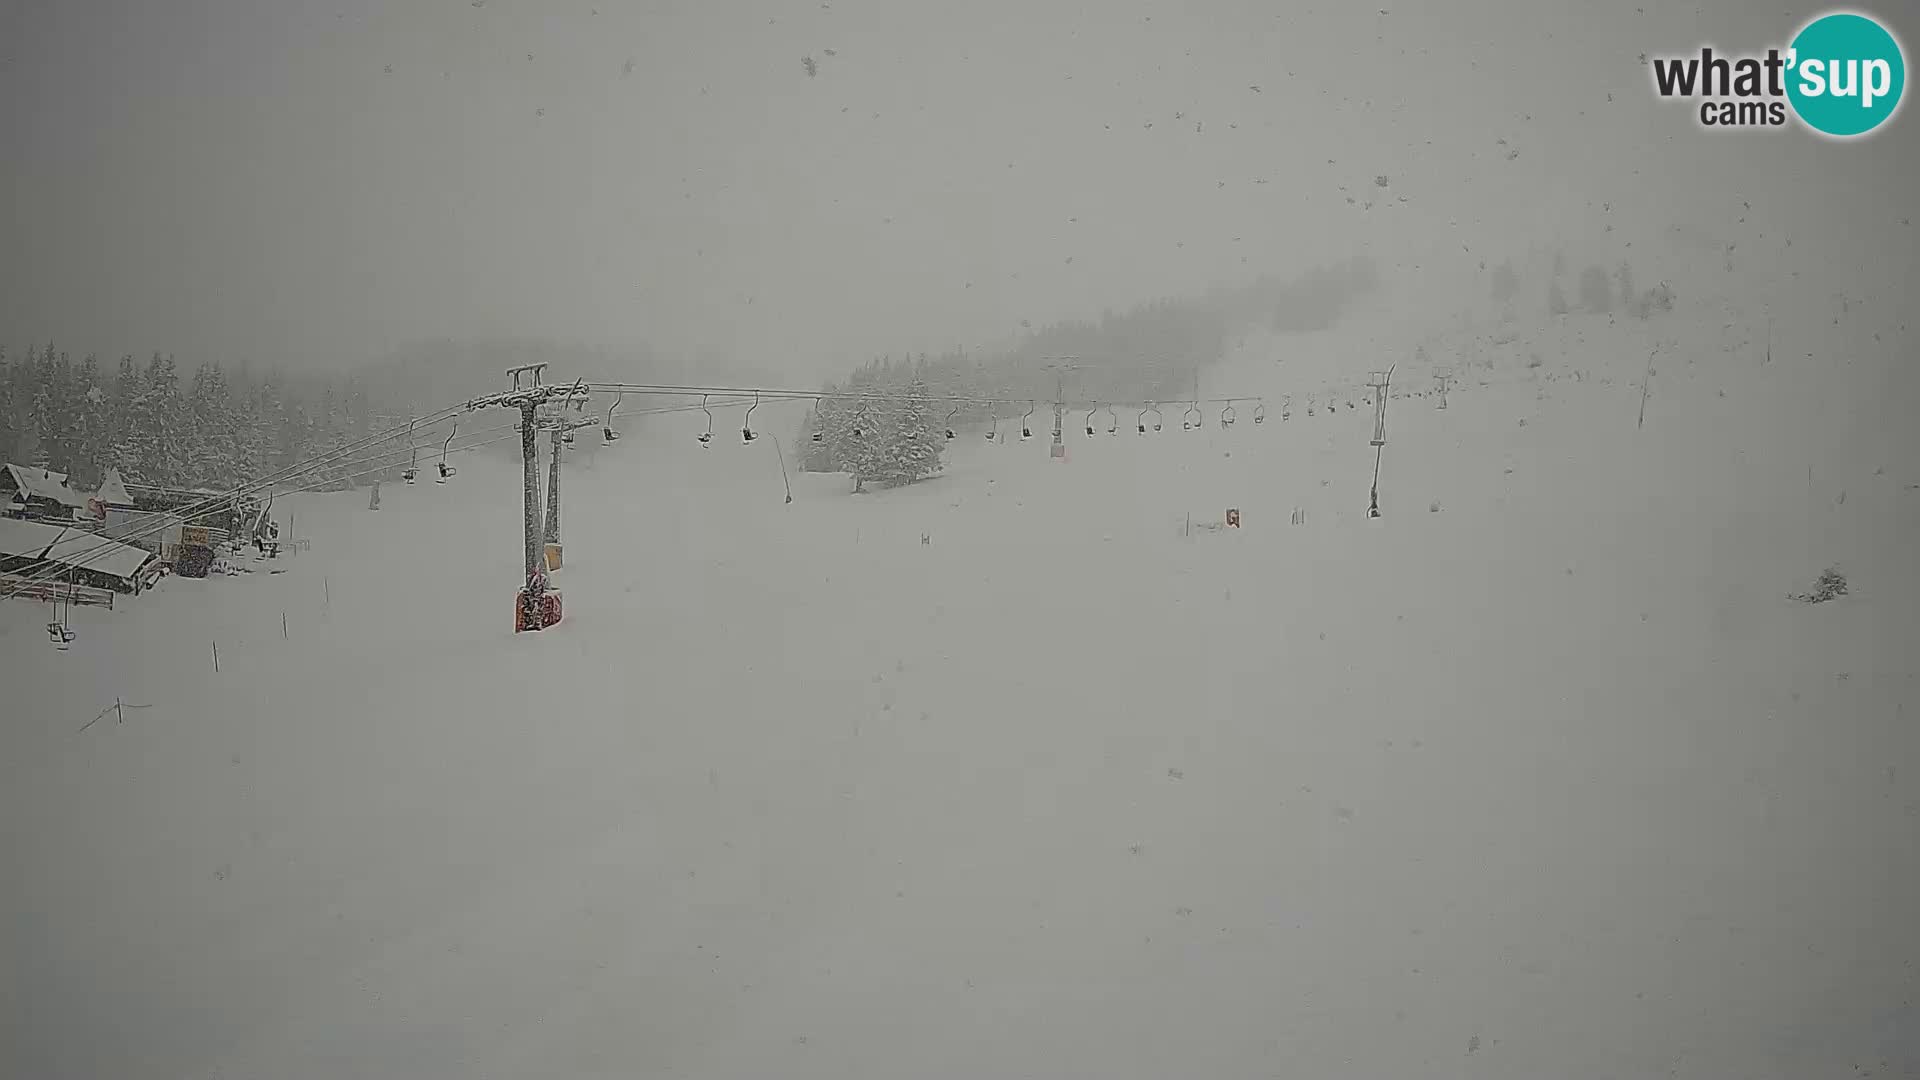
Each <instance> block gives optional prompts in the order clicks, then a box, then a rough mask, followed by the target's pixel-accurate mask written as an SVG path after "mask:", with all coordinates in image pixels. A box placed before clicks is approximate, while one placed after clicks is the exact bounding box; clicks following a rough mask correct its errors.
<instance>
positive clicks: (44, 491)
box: [6, 465, 87, 506]
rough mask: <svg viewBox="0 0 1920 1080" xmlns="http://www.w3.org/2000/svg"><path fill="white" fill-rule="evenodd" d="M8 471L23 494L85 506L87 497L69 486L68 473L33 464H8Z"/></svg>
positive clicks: (64, 504)
mask: <svg viewBox="0 0 1920 1080" xmlns="http://www.w3.org/2000/svg"><path fill="white" fill-rule="evenodd" d="M6 470H7V472H9V473H11V474H12V475H13V486H14V487H15V488H16V489H18V490H19V491H20V493H21V494H22V495H25V496H29V497H32V498H36V499H51V500H52V501H54V502H57V503H59V504H60V505H62V506H85V505H87V497H86V496H85V495H82V494H80V493H79V492H77V491H75V490H73V488H71V487H68V486H67V474H66V473H57V472H53V471H51V470H48V469H36V468H34V467H32V466H31V465H8V466H6Z"/></svg>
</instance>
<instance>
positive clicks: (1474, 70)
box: [0, 0, 1920, 378]
mask: <svg viewBox="0 0 1920 1080" xmlns="http://www.w3.org/2000/svg"><path fill="white" fill-rule="evenodd" d="M1383 4H1384V8H1383V7H1382V5H1383ZM1669 7H1671V5H1655V4H1648V5H1647V10H1646V11H1645V12H1644V13H1643V12H1639V11H1636V10H1635V8H1634V6H1633V5H1631V4H1607V5H1596V4H1580V3H1570V2H1568V3H1539V2H1529V0H1468V2H1451V3H1447V4H1444V5H1441V4H1420V5H1417V6H1416V5H1411V4H1407V5H1403V4H1401V3H1398V2H1396V0H1370V2H1369V3H1367V4H1342V3H1316V4H1312V5H1283V4H1278V3H1271V2H1263V3H1244V2H1234V3H1230V2H1213V3H1170V2H1162V3H1149V2H1141V0H1112V2H1101V3H1092V2H1088V3H1044V2H1037V0H982V2H975V3H968V4H953V3H932V2H922V0H887V2H882V0H827V2H822V0H749V2H737V0H727V2H718V0H707V2H688V3H674V4H668V3H648V4H622V3H619V2H617V0H547V2H538V3H535V2H532V0H486V2H485V3H484V5H483V6H481V7H475V6H473V4H472V3H471V2H470V0H404V2H392V3H387V2H374V0H319V2H303V3H295V2H289V0H167V2H165V3H135V2H130V0H128V2H113V3H106V2H88V0H58V2H55V0H21V2H12V3H7V4H4V5H0V153H4V155H5V159H6V164H5V165H4V166H0V199H4V202H5V205H7V206H8V207H9V210H10V211H11V212H10V213H9V214H8V215H6V216H5V217H4V218H0V341H4V342H5V343H6V344H7V345H8V346H9V347H19V346H21V345H24V344H26V343H27V342H29V341H35V340H40V341H44V340H45V339H46V338H47V337H49V336H52V337H54V338H56V339H58V340H59V341H60V342H62V344H63V345H65V346H67V347H69V348H71V349H73V350H75V351H77V352H86V351H97V352H100V353H102V354H104V355H113V354H117V353H119V352H122V351H132V352H136V353H142V354H144V353H145V352H148V351H151V350H154V349H164V350H171V351H174V352H176V353H178V354H180V355H181V356H182V358H183V359H198V358H210V359H218V360H222V361H226V362H238V361H240V360H243V359H245V360H249V361H251V362H253V363H256V364H281V365H287V366H294V367H306V368H341V367H345V366H348V365H353V364H358V363H362V362H365V361H367V360H369V359H372V358H374V357H377V356H379V355H381V354H383V353H385V352H386V351H388V350H390V349H393V348H395V347H397V346H399V345H401V344H403V343H405V342H407V341H409V340H413V339H418V338H424V337H454V338H478V337H492V336H507V335H512V336H533V337H549V338H556V339H561V340H569V341H582V342H590V343H596V344H606V345H612V346H622V345H630V344H634V343H638V342H641V341H647V342H651V343H652V344H654V345H655V346H656V347H657V348H659V349H661V350H663V351H666V352H668V353H683V354H686V353H698V352H700V351H702V350H712V351H714V352H716V353H718V354H720V355H724V356H728V357H731V358H733V359H734V360H735V361H736V362H737V363H738V364H739V365H741V366H742V367H743V368H746V369H751V370H755V371H764V372H774V371H783V372H791V373H793V374H794V375H795V376H796V377H797V378H798V377H805V378H812V377H814V376H816V375H819V374H822V373H825V372H830V371H837V370H843V369H845V368H846V367H847V366H848V365H849V363H850V362H851V361H852V360H856V359H859V358H864V357H865V356H867V355H870V354H875V353H880V352H893V353H898V352H899V351H901V350H903V349H912V350H916V351H917V350H923V349H924V350H928V351H934V350H939V349H944V348H949V347H952V346H955V345H972V344H975V343H980V342H990V341H995V340H1004V339H1005V338H1006V337H1007V336H1008V335H1011V334H1013V333H1016V332H1017V330H1018V327H1019V323H1020V320H1022V319H1029V320H1031V321H1032V322H1033V324H1034V325H1035V326H1038V325H1040V324H1042V323H1044V322H1049V321H1054V320H1058V319H1063V318H1077V317H1090V316H1097V315H1098V314H1099V312H1100V311H1101V309H1102V308H1108V307H1111V308H1116V309H1118V308H1124V307H1126V306H1128V305H1130V304H1133V303H1136V302H1140V301H1145V300H1149V299H1152V298H1154V297H1157V296H1163V295H1180V294H1190V293H1194V292H1198V291H1200V290H1202V289H1204V288H1206V287H1207V286H1208V285H1209V284H1211V283H1215V282H1231V281H1238V280H1244V279H1245V278H1248V277H1251V276H1252V275H1253V274H1255V273H1257V272H1262V271H1281V272H1290V271H1293V270H1296V269H1300V268H1304V267H1305V266H1307V265H1309V264H1311V263H1314V262H1316V261H1319V260H1323V259H1335V258H1345V257H1347V256H1349V255H1352V254H1355V253H1359V252H1367V253H1370V254H1374V255H1376V256H1378V257H1380V258H1381V260H1382V262H1383V263H1384V264H1385V265H1386V266H1387V267H1389V268H1394V267H1398V268H1400V269H1402V270H1405V269H1407V268H1409V267H1411V266H1413V265H1415V264H1420V265H1421V266H1422V268H1423V269H1428V270H1431V271H1433V272H1452V271H1453V270H1454V269H1458V268H1462V267H1470V266H1471V265H1472V263H1473V262H1474V261H1475V260H1477V259H1479V258H1498V257H1500V256H1501V255H1503V254H1505V253H1507V250H1508V249H1512V248H1516V247H1518V246H1520V245H1527V244H1541V243H1554V242H1570V243H1573V244H1575V245H1576V246H1577V245H1580V244H1588V245H1596V244H1597V245H1602V246H1604V245H1613V246H1614V247H1615V248H1616V250H1617V249H1619V248H1620V247H1621V246H1623V245H1625V244H1627V243H1630V242H1631V238H1638V239H1639V240H1640V241H1641V243H1642V247H1643V250H1644V249H1645V248H1646V247H1647V246H1648V245H1649V244H1650V243H1651V242H1652V241H1653V240H1654V239H1655V238H1656V237H1657V236H1658V234H1659V231H1660V229H1661V228H1662V227H1664V226H1666V225H1669V224H1670V223H1672V222H1673V221H1679V220H1690V221H1704V222H1708V223H1710V224H1711V225H1713V226H1716V227H1718V226H1727V227H1731V223H1732V222H1733V221H1734V218H1735V216H1736V215H1737V213H1738V211H1737V210H1736V209H1730V208H1732V207H1735V206H1736V205H1737V204H1738V203H1739V202H1740V201H1741V200H1743V199H1744V200H1750V201H1752V202H1753V204H1754V205H1755V207H1756V210H1757V212H1758V213H1759V214H1760V215H1761V216H1762V217H1763V218H1764V219H1765V220H1767V221H1774V222H1780V223H1782V225H1783V227H1787V228H1795V229H1800V230H1802V232H1801V235H1802V236H1803V237H1804V240H1803V241H1802V242H1803V243H1814V244H1819V243H1823V242H1825V243H1839V242H1841V241H1842V240H1843V239H1844V238H1845V234H1846V233H1847V232H1848V230H1849V227H1850V229H1851V231H1852V232H1854V233H1858V234H1860V235H1859V239H1858V240H1857V241H1848V242H1854V243H1859V244H1863V245H1866V246H1868V247H1875V246H1877V247H1879V248H1881V249H1883V253H1884V254H1885V255H1886V257H1887V258H1890V259H1893V260H1895V262H1896V263H1899V260H1901V259H1902V258H1905V259H1907V260H1908V261H1907V262H1906V263H1905V265H1908V266H1910V265H1911V262H1910V259H1911V256H1910V254H1908V255H1905V256H1902V255H1901V254H1900V253H1901V252H1908V253H1910V252H1911V250H1912V249H1913V247H1914V246H1915V245H1914V239H1913V238H1914V235H1915V234H1914V233H1913V232H1912V231H1911V229H1910V228H1907V227H1894V226H1895V223H1896V220H1897V219H1898V218H1900V217H1903V216H1907V215H1910V214H1911V213H1912V211H1913V206H1912V204H1913V202H1914V197H1913V196H1912V195H1911V194H1908V193H1907V190H1906V189H1908V188H1910V187H1911V186H1912V184H1911V176H1912V173H1913V170H1912V165H1913V163H1914V162H1915V160H1916V154H1915V151H1914V148H1915V145H1916V142H1915V136H1914V128H1915V123H1916V120H1915V118H1914V115H1913V114H1912V112H1911V109H1910V108H1908V109H1903V112H1902V115H1901V116H1900V117H1899V119H1898V120H1897V121H1896V123H1895V125H1894V127H1893V128H1892V129H1891V130H1890V131H1888V132H1884V133H1882V134H1881V135H1879V136H1876V137H1875V138H1873V139H1871V140H1870V141H1868V142H1866V143H1861V144H1852V145H1845V146H1841V145H1837V144H1833V143H1829V142H1825V141H1822V140H1820V139H1817V138H1815V137H1813V136H1811V135H1809V134H1807V133H1805V132H1798V131H1790V132H1773V133H1758V134H1747V135H1734V136H1725V135H1722V136H1713V135H1708V134H1705V133H1702V132H1700V131H1698V130H1696V129H1695V127H1694V126H1693V121H1692V118H1691V116H1690V115H1688V113H1687V111H1686V110H1687V107H1686V106H1684V105H1678V106H1676V105H1672V104H1669V103H1663V102H1660V101H1657V100H1656V99H1655V98H1654V96H1653V94H1652V92H1651V89H1650V86H1649V80H1648V77H1647V72H1646V68H1645V66H1644V65H1643V64H1642V63H1640V62H1639V59H1638V54H1640V53H1642V52H1655V53H1659V52H1682V51H1688V50H1693V49H1697V48H1698V46H1699V45H1700V44H1702V43H1708V42H1711V43H1713V44H1715V45H1716V46H1719V47H1722V48H1727V49H1762V48H1765V47H1766V46H1768V45H1772V44H1783V43H1784V42H1785V40H1786V39H1787V37H1788V36H1789V35H1790V34H1791V32H1792V31H1793V30H1794V29H1795V28H1797V26H1798V25H1800V23H1801V22H1803V21H1804V19H1805V18H1806V17H1807V16H1808V15H1810V14H1812V13H1813V12H1814V11H1815V10H1816V9H1813V8H1799V9H1795V10H1793V11H1792V12H1787V11H1785V9H1774V10H1767V11H1762V10H1758V9H1757V6H1756V5H1752V4H1746V3H1740V2H1737V0H1720V2H1713V3H1705V4H1701V5H1698V6H1696V7H1692V8H1689V9H1687V10H1677V11H1670V10H1663V9H1666V8H1669ZM596 9H597V13H596ZM1383 10H1384V11H1385V12H1386V13H1385V14H1383V13H1382V12H1383ZM1877 13H1878V14H1880V15H1882V16H1885V17H1887V18H1889V19H1890V20H1891V21H1892V23H1893V25H1894V28H1895V30H1896V32H1904V33H1906V34H1909V35H1911V34H1913V33H1915V26H1917V25H1920V12H1915V10H1914V6H1913V5H1912V4H1910V3H1902V4H1899V5H1891V6H1882V7H1881V8H1879V9H1878V11H1877ZM1907 43H1908V51H1909V53H1910V54H1911V53H1912V51H1913V46H1912V39H1911V38H1908V40H1907ZM829 49H832V50H834V55H828V54H827V50H829ZM528 54H531V55H532V59H528ZM808 56H811V57H812V58H813V59H814V60H815V61H816V62H817V64H818V74H817V76H816V77H809V76H808V75H807V73H806V71H805V70H804V69H803V66H802V58H803V57H808ZM1911 61H1912V57H1911V55H1910V56H1909V62H1910V63H1911ZM629 62H630V64H629ZM389 66H391V69H392V70H391V73H389V72H388V71H387V68H388V67H389ZM1254 86H1258V87H1260V90H1259V91H1257V92H1256V91H1255V90H1253V89H1252V87H1254ZM1609 94H1611V95H1612V100H1609V98H1608V95H1609ZM541 110H544V115H542V114H541ZM1176 114H1179V116H1178V118H1176ZM1148 124H1151V125H1152V126H1151V127H1150V128H1149V127H1148V126H1147V125H1148ZM1196 125H1203V127H1202V128H1201V129H1200V130H1196ZM1235 125H1237V126H1235ZM1502 138H1504V139H1507V140H1508V145H1507V146H1505V147H1503V146H1500V145H1497V143H1496V140H1498V139H1502ZM1510 148H1511V149H1517V150H1518V151H1519V152H1520V153H1519V157H1518V158H1516V159H1514V160H1507V159H1506V157H1505V154H1506V151H1507V150H1508V149H1510ZM1329 159H1331V163H1329ZM1377 174H1385V175H1387V176H1388V177H1389V179H1390V182H1391V187H1390V188H1389V189H1387V190H1385V191H1378V190H1376V189H1375V188H1374V184H1373V179H1374V177H1375V176H1376V175H1377ZM1903 176H1904V177H1905V178H1906V179H1904V180H1902V179H1901V178H1902V177H1903ZM1256 180H1264V181H1266V182H1265V183H1256V182H1255V181H1256ZM1342 185H1344V186H1345V188H1346V192H1343V191H1342V190H1341V187H1342ZM1346 193H1355V194H1358V195H1360V196H1361V197H1362V198H1368V197H1374V196H1376V195H1377V196H1378V197H1379V203H1378V204H1377V205H1376V206H1375V208H1374V209H1372V210H1370V211H1367V210H1361V209H1358V208H1356V207H1352V206H1348V205H1347V204H1346V203H1345V202H1344V195H1345V194H1346ZM1403 195H1404V196H1406V198H1407V201H1406V202H1405V203H1401V202H1399V201H1398V199H1399V197H1400V196H1403ZM1603 204H1610V209H1607V210H1604V211H1603V210H1602V205H1603ZM1882 211H1884V213H1882ZM1075 219H1077V220H1075ZM1789 220H1791V223H1790V224H1788V222H1789ZM1608 223H1611V224H1613V225H1614V226H1615V231H1614V232H1611V233H1607V232H1604V226H1605V225H1606V224H1608ZM1903 230H1904V231H1903ZM1516 253H1517V252H1516ZM1069 259H1071V262H1069V261H1068V260H1069ZM1651 276H1656V277H1657V276H1659V275H1658V273H1657V272H1656V273H1654V274H1652V275H1651ZM969 283H970V287H969Z"/></svg>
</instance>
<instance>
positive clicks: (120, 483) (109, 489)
mask: <svg viewBox="0 0 1920 1080" xmlns="http://www.w3.org/2000/svg"><path fill="white" fill-rule="evenodd" d="M93 497H94V498H96V499H99V500H100V501H101V502H103V503H106V504H107V505H108V506H132V505H133V496H132V495H129V494H128V493H127V482H126V481H125V480H123V479H121V478H120V470H119V469H108V470H107V477H106V479H104V480H102V481H100V490H99V491H96V492H94V493H93Z"/></svg>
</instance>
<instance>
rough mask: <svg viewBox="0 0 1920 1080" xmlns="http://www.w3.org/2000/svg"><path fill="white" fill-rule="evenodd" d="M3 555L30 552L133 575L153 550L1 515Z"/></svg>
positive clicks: (86, 567)
mask: <svg viewBox="0 0 1920 1080" xmlns="http://www.w3.org/2000/svg"><path fill="white" fill-rule="evenodd" d="M0 556H12V557H18V556H27V557H30V558H39V559H47V560H49V561H52V562H58V563H65V564H67V565H69V566H72V565H78V566H79V567H80V568H81V569H83V570H93V571H97V572H99V573H102V574H111V575H113V576H114V577H120V578H130V577H132V576H133V575H134V574H136V573H138V572H139V571H140V568H141V567H142V566H145V565H146V563H147V560H148V559H151V558H153V556H152V555H151V554H149V553H148V552H146V551H142V550H141V549H140V548H137V547H131V546H129V545H127V544H122V543H120V542H119V541H116V540H109V539H107V538H105V537H102V536H96V535H94V534H93V533H90V532H86V531H85V530H82V529H67V528H62V527H60V526H58V525H43V524H41V523H40V522H37V521H16V520H14V519H12V518H0Z"/></svg>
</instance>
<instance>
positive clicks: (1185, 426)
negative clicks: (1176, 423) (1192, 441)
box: [1180, 401, 1207, 431]
mask: <svg viewBox="0 0 1920 1080" xmlns="http://www.w3.org/2000/svg"><path fill="white" fill-rule="evenodd" d="M1206 420H1207V418H1206V416H1205V414H1203V413H1201V411H1200V403H1199V402H1197V401H1196V402H1194V403H1193V404H1191V405H1189V406H1187V411H1186V412H1185V413H1183V414H1181V417H1180V430H1182V431H1192V430H1193V429H1194V428H1197V427H1199V426H1200V425H1201V424H1204V423H1206Z"/></svg>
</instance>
